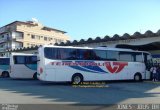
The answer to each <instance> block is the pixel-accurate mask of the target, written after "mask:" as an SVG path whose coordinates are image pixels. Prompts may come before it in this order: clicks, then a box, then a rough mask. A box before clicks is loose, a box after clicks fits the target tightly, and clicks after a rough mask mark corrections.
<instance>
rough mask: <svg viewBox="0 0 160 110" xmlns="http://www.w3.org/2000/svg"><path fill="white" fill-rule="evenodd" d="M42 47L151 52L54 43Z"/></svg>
mask: <svg viewBox="0 0 160 110" xmlns="http://www.w3.org/2000/svg"><path fill="white" fill-rule="evenodd" d="M41 47H42V48H45V47H55V48H74V49H95V50H114V51H128V52H144V53H149V52H147V51H138V50H132V49H123V48H114V47H74V46H54V45H43V46H41Z"/></svg>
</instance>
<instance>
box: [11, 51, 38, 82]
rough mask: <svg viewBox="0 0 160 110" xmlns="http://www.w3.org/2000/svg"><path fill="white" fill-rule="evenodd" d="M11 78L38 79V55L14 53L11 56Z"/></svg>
mask: <svg viewBox="0 0 160 110" xmlns="http://www.w3.org/2000/svg"><path fill="white" fill-rule="evenodd" d="M10 77H11V78H34V79H36V78H37V55H33V54H24V53H12V54H11V56H10Z"/></svg>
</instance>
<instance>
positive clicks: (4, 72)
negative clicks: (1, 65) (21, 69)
mask: <svg viewBox="0 0 160 110" xmlns="http://www.w3.org/2000/svg"><path fill="white" fill-rule="evenodd" d="M1 76H2V77H3V78H8V77H9V73H8V72H7V71H3V72H2V75H1Z"/></svg>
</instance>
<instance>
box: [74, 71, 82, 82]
mask: <svg viewBox="0 0 160 110" xmlns="http://www.w3.org/2000/svg"><path fill="white" fill-rule="evenodd" d="M81 82H83V76H82V75H81V74H79V73H77V74H74V75H73V76H72V84H80V83H81Z"/></svg>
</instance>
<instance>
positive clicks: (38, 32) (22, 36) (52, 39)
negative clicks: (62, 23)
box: [0, 21, 69, 52]
mask: <svg viewBox="0 0 160 110" xmlns="http://www.w3.org/2000/svg"><path fill="white" fill-rule="evenodd" d="M65 33H66V32H64V31H61V30H58V29H54V28H50V27H47V26H43V25H42V24H40V23H39V22H35V21H27V22H22V21H15V22H12V23H10V24H7V25H5V26H3V27H1V28H0V52H4V51H6V50H10V49H15V48H23V47H33V46H39V45H44V44H48V45H54V44H55V43H61V42H66V41H67V40H69V36H67V35H66V34H65Z"/></svg>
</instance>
